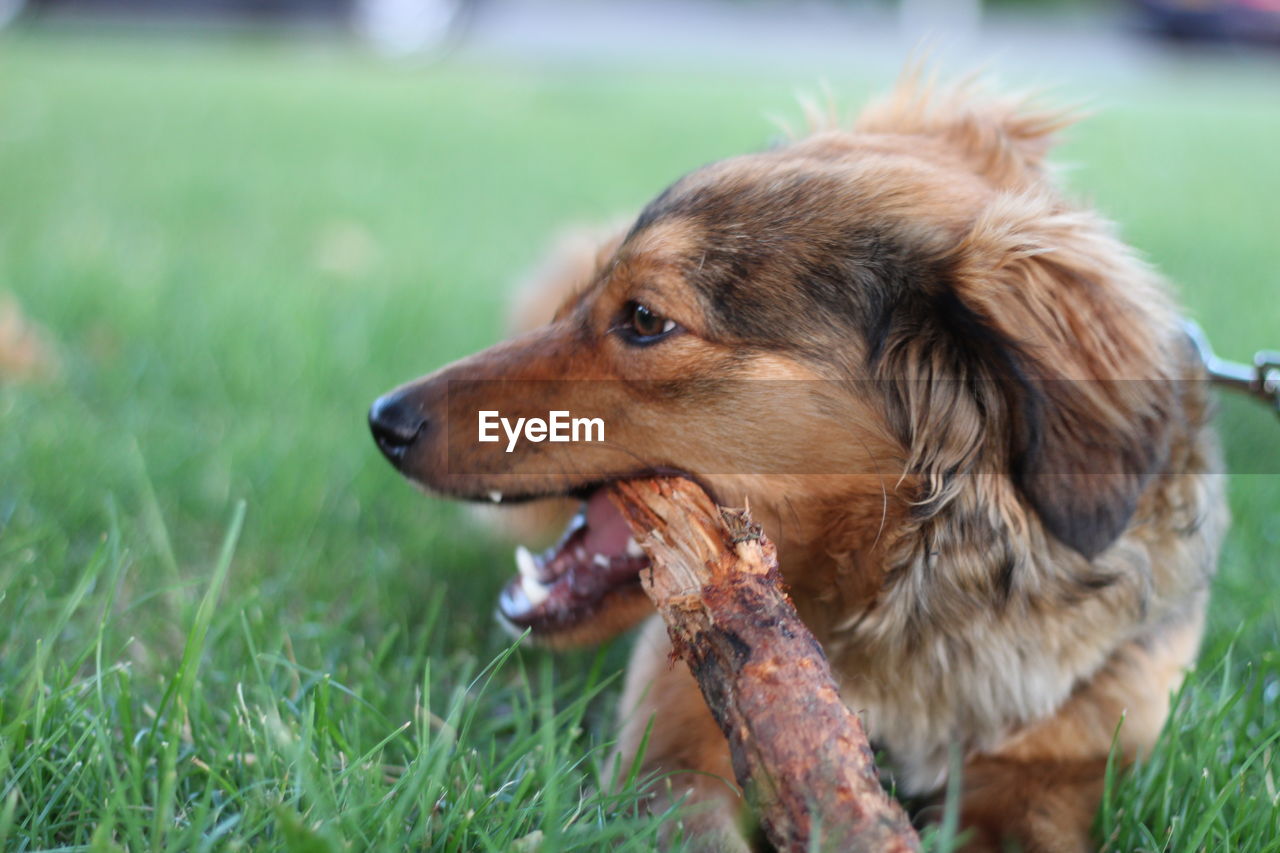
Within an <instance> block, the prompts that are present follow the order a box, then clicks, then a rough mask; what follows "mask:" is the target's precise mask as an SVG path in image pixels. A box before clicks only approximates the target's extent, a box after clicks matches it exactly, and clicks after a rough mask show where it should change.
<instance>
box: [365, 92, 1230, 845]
mask: <svg viewBox="0 0 1280 853" xmlns="http://www.w3.org/2000/svg"><path fill="white" fill-rule="evenodd" d="M1071 121H1072V116H1071V115H1069V114H1066V113H1062V112H1057V111H1052V110H1045V109H1040V108H1037V107H1035V106H1033V105H1031V103H1030V102H1028V101H1027V100H1026V99H1018V98H1000V97H995V96H991V95H988V94H986V93H985V92H984V91H981V90H980V89H979V88H978V87H976V86H974V85H971V84H965V85H961V86H956V87H939V86H935V85H932V84H931V83H928V82H924V81H922V80H921V79H920V77H919V75H914V76H913V75H908V76H907V77H906V78H905V79H904V81H903V82H901V83H900V84H899V85H898V86H897V87H896V88H895V89H894V90H892V91H891V93H890V94H889V95H888V96H886V97H884V98H883V99H881V100H879V101H876V102H873V103H872V104H871V105H870V106H868V107H867V108H866V109H865V110H864V111H863V112H862V113H861V115H860V116H859V117H858V118H857V119H856V121H855V122H853V123H852V124H851V126H849V127H847V128H846V127H840V126H838V125H836V124H832V123H825V124H824V123H818V124H817V125H816V126H814V127H813V128H811V129H810V131H809V132H808V133H807V134H805V135H802V136H799V137H796V138H792V139H790V140H788V141H787V142H786V143H784V144H781V145H778V146H776V147H774V148H771V149H769V150H765V151H762V152H759V153H754V154H747V155H744V156H740V157H734V158H731V159H727V160H723V161H720V162H717V163H713V164H711V165H708V166H706V167H703V168H700V169H698V170H696V171H694V172H692V173H690V174H688V175H685V176H684V177H682V178H680V179H679V180H677V181H676V182H675V183H674V184H672V185H671V186H670V187H668V188H667V189H666V190H665V191H663V192H662V193H660V194H659V195H658V196H657V197H656V198H655V199H654V200H653V201H652V202H650V203H649V204H648V205H647V206H646V207H645V208H644V209H643V211H642V212H641V213H640V214H639V216H638V217H637V218H636V219H635V220H634V221H632V222H630V223H628V224H627V226H626V227H625V228H623V229H622V230H620V231H618V232H615V233H613V234H611V235H609V236H606V237H604V238H602V239H600V240H599V241H598V245H599V249H598V251H597V252H595V253H594V254H593V255H590V257H589V259H587V260H583V258H584V256H583V254H582V252H581V251H579V252H578V260H577V262H576V263H574V264H571V265H570V266H569V267H566V268H565V269H564V271H563V274H562V275H561V274H557V275H553V276H552V277H551V279H552V281H553V283H554V285H555V286H554V287H553V288H552V289H557V288H558V289H560V290H562V291H564V294H563V296H564V298H563V299H562V300H560V302H559V304H558V306H557V307H556V308H555V310H554V313H553V314H552V315H551V317H550V321H549V322H548V323H546V324H545V325H543V326H541V327H540V328H537V329H533V330H531V331H529V332H527V333H525V334H522V335H519V336H517V337H515V338H514V339H512V340H509V341H508V342H506V343H502V344H499V345H498V346H495V347H493V348H491V349H488V350H485V351H484V352H481V353H479V354H477V355H473V356H471V357H469V358H466V359H463V360H462V361H459V362H457V363H455V364H453V365H450V366H448V367H445V368H443V369H441V370H439V371H437V372H435V373H432V374H430V375H428V376H426V377H424V378H422V379H419V380H417V381H415V382H411V383H409V384H407V385H404V386H401V387H399V388H397V389H395V390H394V391H392V392H390V393H388V394H387V395H385V396H383V397H381V398H380V399H379V400H378V401H377V402H376V403H375V404H374V406H373V408H372V409H371V411H370V424H371V428H372V431H373V434H374V437H375V439H376V441H377V443H378V446H379V447H380V448H381V449H382V451H383V453H384V454H385V455H386V456H387V458H388V459H390V461H391V462H392V463H393V464H394V465H395V466H396V467H397V468H398V469H399V470H400V471H401V472H402V473H403V474H404V475H405V476H407V477H409V478H411V479H412V480H414V481H415V482H417V483H419V484H421V485H422V486H424V487H425V488H427V489H428V490H430V491H432V492H435V493H438V494H441V495H445V496H448V497H451V498H457V499H462V500H471V501H490V500H493V501H497V502H500V503H502V504H516V503H521V502H526V501H531V500H535V499H547V498H554V499H558V500H564V499H572V500H575V501H580V502H581V503H582V506H583V510H582V511H581V512H580V513H579V514H578V515H577V516H576V517H575V518H574V519H573V521H572V522H571V523H570V525H569V528H568V530H567V532H566V533H565V535H564V537H563V539H562V540H561V542H560V543H559V545H557V546H555V547H553V548H551V549H549V550H548V551H547V552H545V553H544V554H542V555H534V554H531V553H530V552H528V551H527V550H524V549H520V550H519V551H518V553H517V562H518V568H519V574H518V576H517V578H516V579H515V580H513V581H511V582H510V583H509V584H508V585H507V587H506V588H505V589H504V590H503V593H502V596H501V601H500V612H501V614H502V616H503V618H504V620H505V621H506V622H508V623H509V624H511V625H513V626H514V627H516V628H518V629H522V630H523V629H527V630H529V631H530V632H531V634H532V636H533V638H534V639H535V640H537V641H539V642H542V643H544V644H546V645H550V646H565V645H573V644H581V643H589V642H595V641H599V640H602V639H604V638H607V637H610V636H613V635H616V634H618V633H620V632H621V631H623V630H626V629H628V628H630V627H632V626H634V625H636V624H639V623H643V625H642V627H641V629H640V631H639V633H638V637H637V640H636V643H635V650H634V653H633V657H632V659H631V663H630V666H629V668H628V672H627V677H626V681H625V687H624V692H623V697H622V707H621V709H620V734H619V748H618V756H619V758H620V759H621V760H623V761H627V762H629V761H631V760H632V759H633V758H634V757H635V756H637V755H638V754H639V753H640V751H641V748H642V744H644V743H645V740H646V732H647V731H648V730H649V727H650V725H651V724H652V731H651V734H649V735H648V739H647V745H645V747H644V749H643V756H642V757H641V759H640V766H641V768H642V769H643V771H644V772H646V773H648V774H651V776H652V777H653V778H661V779H663V780H664V781H662V782H661V783H655V792H654V804H653V805H652V806H651V807H652V808H654V809H655V810H656V811H657V812H661V811H662V810H663V808H665V804H670V803H672V802H675V801H676V800H679V799H681V798H685V805H684V809H683V811H682V813H683V814H684V815H685V817H684V819H683V831H684V832H686V833H687V834H688V835H689V836H690V837H691V838H692V839H693V840H694V843H695V846H698V847H701V848H703V849H726V850H745V849H749V840H750V839H749V836H748V834H747V833H745V832H744V830H743V829H742V825H743V824H742V821H741V812H742V808H743V801H742V798H741V797H740V795H739V793H738V792H737V791H736V790H735V789H734V788H733V786H732V785H731V784H730V783H729V782H727V781H725V780H732V779H733V773H732V768H731V766H730V762H729V754H728V750H727V746H726V743H725V739H724V737H723V736H722V734H721V732H720V730H719V729H718V728H717V725H716V723H715V721H714V720H713V719H712V717H711V715H710V713H709V712H708V710H707V708H706V706H705V704H704V702H703V700H702V698H701V696H700V694H699V692H698V689H697V686H696V685H695V683H694V681H693V679H692V677H691V675H690V674H689V672H688V670H687V669H686V668H685V667H684V666H683V665H682V664H679V663H674V664H673V663H671V660H672V654H671V646H670V643H669V641H668V639H667V635H666V631H665V628H664V626H663V625H662V624H661V622H660V621H658V620H657V619H656V617H654V616H653V615H652V609H651V608H650V606H649V604H648V602H647V600H646V598H645V596H644V594H643V590H642V589H641V587H640V585H639V573H640V572H641V571H642V570H643V568H644V566H645V565H646V558H645V557H644V555H643V553H642V552H639V551H638V549H637V548H635V546H634V542H633V541H631V540H630V539H629V538H628V535H627V530H626V527H625V525H624V524H623V523H622V521H621V518H620V515H619V513H618V512H617V510H615V509H614V508H613V507H612V505H611V504H610V503H609V502H608V501H607V500H606V499H604V497H603V487H604V486H607V485H608V484H609V483H611V482H613V481H616V480H618V479H623V478H633V477H644V476H649V475H653V474H655V473H663V474H669V473H677V474H680V475H683V476H687V477H690V478H692V479H694V480H695V481H696V482H698V483H699V484H700V485H702V486H703V487H704V488H705V489H706V490H707V491H708V492H709V493H710V494H711V495H712V497H713V499H715V500H716V501H717V502H719V503H724V504H733V505H739V506H740V505H743V504H747V503H749V505H750V507H751V509H752V512H753V513H754V515H755V517H756V518H757V520H758V521H760V522H761V524H762V525H763V527H764V529H765V530H766V531H767V532H768V534H769V535H770V537H771V538H772V539H773V540H774V541H775V542H776V544H777V547H778V554H779V561H780V566H781V570H782V574H783V576H784V579H785V582H786V584H787V585H788V589H789V592H790V594H791V597H792V599H793V601H794V602H795V605H796V607H797V609H798V610H799V612H800V614H801V616H802V618H803V619H804V620H805V623H806V624H807V625H808V626H809V627H810V629H811V630H812V631H813V633H814V635H815V636H816V637H817V638H818V640H819V642H820V643H821V644H822V646H823V648H824V650H825V652H826V654H827V656H828V659H829V661H830V663H831V666H832V669H833V672H834V673H835V675H836V678H837V681H838V683H839V684H840V687H841V690H842V696H843V698H844V699H845V701H846V703H847V705H848V707H850V708H851V709H853V710H855V711H857V712H858V713H860V714H861V715H862V716H863V719H864V722H865V725H866V728H867V730H868V732H869V734H870V736H871V738H872V740H873V743H874V744H875V745H876V747H877V748H878V749H879V750H881V751H882V754H883V756H884V760H885V762H886V773H888V774H891V777H892V782H893V784H894V786H895V790H896V791H897V792H898V793H899V794H901V795H906V796H908V797H910V798H912V799H913V800H914V801H916V802H922V803H926V804H927V803H929V802H931V801H936V798H938V797H940V796H941V795H942V792H943V791H944V790H945V789H946V787H947V785H948V781H949V779H950V778H951V776H952V774H953V773H954V772H955V768H959V773H960V775H961V778H960V780H959V790H960V797H961V799H960V814H961V819H962V822H963V825H964V826H965V827H967V828H968V829H970V830H971V834H970V836H969V839H970V840H969V844H970V846H971V847H972V848H973V849H1002V846H1003V845H1007V844H1010V843H1013V844H1016V845H1019V846H1020V847H1021V848H1022V849H1027V850H1042V851H1058V850H1062V851H1075V850H1088V849H1090V848H1091V846H1092V842H1091V839H1090V834H1089V833H1090V826H1091V822H1092V819H1093V816H1094V814H1095V812H1096V809H1097V807H1098V804H1099V801H1100V797H1101V794H1102V786H1103V779H1104V773H1105V766H1106V763H1107V759H1108V755H1109V754H1110V752H1111V750H1112V745H1113V740H1114V743H1115V744H1116V746H1117V747H1118V750H1119V753H1120V756H1121V758H1122V759H1123V760H1131V759H1133V758H1134V757H1135V756H1137V755H1140V754H1142V753H1143V752H1144V751H1146V750H1149V749H1150V748H1151V747H1152V745H1153V744H1154V742H1155V740H1156V737H1157V735H1158V733H1159V731H1160V729H1161V727H1162V726H1163V724H1164V721H1165V719H1166V716H1167V715H1168V712H1169V701H1170V694H1171V692H1172V691H1174V690H1175V689H1176V688H1177V687H1178V685H1179V684H1180V682H1181V680H1182V678H1183V675H1184V672H1185V671H1186V669H1187V668H1188V667H1189V666H1190V665H1191V664H1192V663H1193V661H1194V659H1195V656H1196V653H1197V649H1198V645H1199V641H1200V636H1201V631H1202V626H1203V621H1204V613H1205V608H1206V605H1207V596H1208V587H1209V583H1210V580H1211V578H1212V575H1213V573H1214V569H1215V564H1216V561H1217V555H1218V551H1219V546H1220V543H1221V540H1222V538H1223V535H1224V532H1225V530H1226V528H1227V525H1228V514H1227V509H1226V504H1225V499H1224V495H1223V486H1222V479H1223V478H1222V477H1220V476H1218V473H1219V472H1221V470H1222V467H1221V460H1220V456H1219V450H1218V446H1217V442H1216V438H1215V435H1214V432H1213V430H1212V427H1211V425H1210V415H1211V411H1210V400H1209V395H1208V389H1207V383H1206V382H1205V381H1204V379H1205V375H1204V369H1203V366H1202V365H1201V363H1200V362H1199V360H1198V359H1197V357H1196V355H1195V351H1194V349H1193V348H1192V346H1191V344H1190V343H1189V341H1188V340H1187V338H1186V336H1185V334H1184V333H1183V331H1182V329H1181V326H1180V322H1179V312H1178V309H1177V307H1176V305H1175V304H1174V302H1173V301H1172V299H1171V296H1170V293H1169V288H1168V287H1167V286H1166V284H1165V282H1164V281H1163V280H1162V279H1161V278H1160V276H1159V275H1158V274H1157V273H1156V272H1154V271H1153V270H1152V269H1151V268H1150V267H1149V266H1148V265H1147V264H1145V263H1144V262H1143V261H1141V260H1140V259H1139V258H1138V257H1137V256H1136V254H1135V253H1134V252H1133V251H1132V250H1131V249H1130V248H1128V247H1127V246H1126V245H1125V244H1124V243H1123V242H1121V241H1120V240H1119V239H1118V238H1117V236H1116V235H1115V233H1114V229H1113V228H1112V226H1110V225H1109V224H1108V223H1107V222H1106V221H1104V220H1103V219H1102V218H1101V217H1100V216H1099V215H1097V214H1096V213H1094V212H1092V211H1091V210H1089V209H1088V208H1086V207H1084V206H1081V205H1078V204H1074V203H1072V202H1071V201H1069V200H1068V199H1067V198H1066V197H1065V195H1064V193H1063V192H1062V191H1061V190H1060V189H1059V188H1058V186H1057V185H1056V184H1055V181H1054V177H1053V172H1052V170H1051V168H1050V166H1049V164H1048V162H1047V160H1046V157H1047V155H1048V153H1049V150H1050V147H1051V144H1052V141H1053V139H1054V137H1055V136H1056V135H1057V133H1058V132H1059V131H1060V130H1061V129H1063V128H1065V127H1066V126H1067V125H1068V124H1069V123H1070V122H1071ZM541 310H546V311H548V312H550V311H551V309H550V307H549V306H544V307H543V308H542V309H541ZM482 410H492V411H501V412H502V413H503V415H504V416H506V415H507V414H508V413H511V414H512V415H522V416H523V415H528V416H530V417H532V415H533V413H537V412H542V413H545V412H548V411H557V410H563V411H572V412H574V413H575V414H576V413H578V412H584V413H588V414H592V415H595V416H599V417H600V418H601V419H602V420H603V422H604V423H605V425H606V428H607V434H606V436H605V438H606V440H605V441H601V442H598V443H592V444H585V443H578V444H573V443H563V442H562V443H553V442H551V441H529V440H526V441H524V442H522V443H517V444H515V445H514V446H510V447H509V446H508V443H507V442H505V441H504V442H499V443H496V444H486V443H481V442H480V441H478V440H477V434H476V430H475V423H476V417H477V412H479V411H482ZM526 437H527V436H526ZM1122 720H1123V722H1121V721H1122ZM624 766H626V765H624ZM680 771H693V772H687V773H686V772H680ZM931 798H933V799H932V800H931Z"/></svg>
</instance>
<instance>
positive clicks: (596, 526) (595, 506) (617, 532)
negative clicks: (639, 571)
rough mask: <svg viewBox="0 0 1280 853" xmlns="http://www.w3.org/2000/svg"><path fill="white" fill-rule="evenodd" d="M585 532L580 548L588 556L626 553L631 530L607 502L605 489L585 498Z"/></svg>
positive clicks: (619, 513)
mask: <svg viewBox="0 0 1280 853" xmlns="http://www.w3.org/2000/svg"><path fill="white" fill-rule="evenodd" d="M586 518H587V530H586V534H585V535H584V536H583V537H582V546H583V547H584V548H585V549H586V551H587V553H588V554H604V555H606V556H618V555H621V554H625V553H626V552H627V542H628V541H630V540H631V528H630V527H628V526H627V520H626V519H625V518H623V517H622V513H621V512H619V511H618V508H617V507H616V506H614V505H613V501H611V500H609V495H608V494H607V493H606V490H605V489H597V490H596V491H594V492H592V493H591V497H589V498H587V503H586Z"/></svg>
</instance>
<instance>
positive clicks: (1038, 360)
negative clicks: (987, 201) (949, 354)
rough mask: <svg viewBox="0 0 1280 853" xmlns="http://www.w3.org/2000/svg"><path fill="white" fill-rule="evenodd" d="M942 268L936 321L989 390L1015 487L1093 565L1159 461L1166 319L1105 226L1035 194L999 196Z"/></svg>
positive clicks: (1172, 404)
mask: <svg viewBox="0 0 1280 853" xmlns="http://www.w3.org/2000/svg"><path fill="white" fill-rule="evenodd" d="M945 268H946V270H947V271H946V273H945V274H944V275H943V276H942V277H941V279H942V282H943V283H941V284H939V289H940V290H939V293H937V294H936V296H935V310H936V311H937V316H938V321H939V322H940V323H941V324H943V325H944V327H946V328H948V329H949V334H950V338H951V341H952V345H953V346H954V347H956V352H957V354H958V357H959V358H961V359H968V360H970V363H971V364H972V365H973V366H972V371H971V375H973V376H979V377H982V380H981V381H983V382H984V383H990V384H991V386H993V389H998V390H991V389H989V390H988V392H987V393H989V394H993V395H998V398H999V400H1000V402H1001V403H1002V405H1000V407H999V408H1000V409H1001V410H1002V412H1003V417H1002V418H1001V420H1002V421H1003V424H1002V431H1003V433H1004V436H1005V437H1004V438H1003V439H1002V440H1003V441H1004V442H1005V445H1006V447H1005V454H1006V455H1005V456H1004V461H1005V463H1006V464H1008V466H1009V469H1010V470H1011V472H1012V475H1013V478H1014V480H1015V482H1016V484H1017V486H1018V488H1019V489H1020V490H1021V492H1022V493H1023V495H1024V496H1025V497H1026V499H1027V501H1028V503H1029V504H1030V505H1031V506H1032V507H1033V508H1034V509H1035V511H1036V513H1037V514H1038V515H1039V516H1040V518H1041V520H1042V521H1043V523H1044V526H1045V528H1046V529H1047V530H1048V531H1049V532H1050V533H1052V534H1053V535H1054V536H1055V537H1057V538H1058V539H1059V540H1060V541H1062V542H1064V543H1066V544H1067V545H1070V546H1071V547H1072V548H1074V549H1076V550H1077V551H1079V552H1080V553H1082V554H1084V555H1085V556H1086V557H1093V556H1095V555H1097V554H1098V553H1100V552H1101V551H1102V550H1104V549H1105V548H1106V547H1107V546H1108V545H1110V544H1111V543H1112V542H1113V541H1115V539H1116V538H1117V537H1118V536H1119V535H1120V534H1121V533H1122V532H1123V531H1124V529H1125V527H1126V526H1127V525H1128V524H1129V521H1130V519H1131V518H1132V516H1133V513H1134V510H1135V507H1136V505H1137V501H1138V498H1139V496H1140V495H1141V493H1142V491H1143V489H1144V487H1145V485H1146V484H1147V482H1148V481H1149V479H1150V478H1151V477H1152V476H1153V474H1154V473H1155V472H1156V471H1158V469H1159V467H1160V466H1161V464H1162V463H1163V461H1164V458H1165V456H1166V453H1167V447H1168V435H1169V432H1170V424H1171V419H1172V418H1175V417H1177V412H1178V407H1177V406H1176V396H1177V389H1176V387H1175V384H1176V383H1175V382H1174V381H1173V377H1174V375H1175V371H1176V369H1177V365H1175V364H1174V363H1172V353H1171V349H1172V346H1171V344H1170V342H1172V341H1176V340H1177V334H1178V333H1177V318H1176V313H1175V312H1174V310H1173V308H1172V306H1171V305H1170V304H1169V302H1168V301H1167V299H1166V297H1165V296H1164V293H1163V289H1162V288H1161V287H1160V286H1159V282H1158V280H1157V279H1156V277H1155V274H1154V273H1153V272H1152V271H1151V270H1150V269H1149V268H1148V267H1147V266H1146V265H1145V264H1143V263H1142V262H1141V261H1139V260H1138V259H1137V258H1135V257H1134V256H1133V254H1132V253H1131V252H1130V251H1129V250H1128V249H1127V248H1126V247H1125V246H1124V245H1123V244H1122V243H1121V242H1119V241H1118V240H1117V239H1115V238H1114V237H1113V236H1112V235H1111V233H1110V231H1109V229H1108V227H1107V226H1106V225H1105V223H1103V222H1101V221H1100V220H1099V219H1097V218H1096V217H1094V216H1092V215H1090V214H1087V213H1084V212H1080V211H1073V210H1067V209H1064V208H1063V207H1062V206H1061V205H1060V204H1057V205H1055V203H1054V202H1051V201H1050V200H1048V199H1047V198H1045V197H1043V196H1037V195H1010V196H1005V197H1002V198H1000V199H999V200H998V201H996V202H995V203H994V204H992V205H991V206H990V207H989V208H988V209H987V210H986V211H985V212H984V213H983V215H982V216H981V217H980V218H979V219H978V221H977V222H976V223H975V225H974V226H973V228H972V229H971V230H970V232H969V234H968V235H967V236H966V237H965V238H964V239H963V240H962V241H961V242H960V244H959V245H958V246H957V248H956V249H955V251H954V253H952V254H951V255H950V258H949V260H948V261H947V263H946V264H945ZM1175 352H1176V351H1175ZM985 408H987V409H990V408H992V407H991V406H990V405H987V406H986V407H985Z"/></svg>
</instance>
